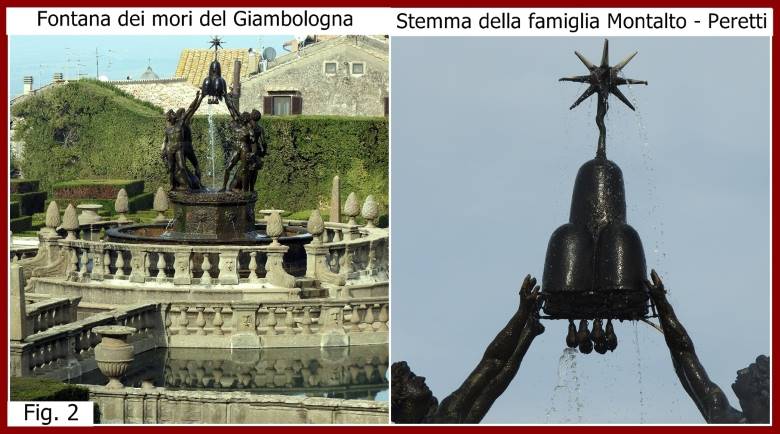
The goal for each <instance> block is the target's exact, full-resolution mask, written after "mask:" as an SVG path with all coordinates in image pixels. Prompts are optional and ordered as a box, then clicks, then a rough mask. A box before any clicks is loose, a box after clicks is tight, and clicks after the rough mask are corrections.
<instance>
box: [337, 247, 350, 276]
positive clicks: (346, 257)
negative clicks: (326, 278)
mask: <svg viewBox="0 0 780 434" xmlns="http://www.w3.org/2000/svg"><path fill="white" fill-rule="evenodd" d="M353 256H354V252H353V251H352V247H351V246H350V245H349V244H345V245H344V253H343V254H342V255H341V258H339V274H340V275H341V276H343V277H344V279H345V280H346V279H347V278H348V277H349V274H350V273H352V270H353V268H354V267H353V265H352V258H353Z"/></svg>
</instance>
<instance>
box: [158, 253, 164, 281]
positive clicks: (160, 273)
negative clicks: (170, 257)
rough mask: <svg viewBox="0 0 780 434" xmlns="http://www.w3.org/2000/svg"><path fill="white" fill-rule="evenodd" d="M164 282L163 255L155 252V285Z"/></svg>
mask: <svg viewBox="0 0 780 434" xmlns="http://www.w3.org/2000/svg"><path fill="white" fill-rule="evenodd" d="M162 282H165V253H163V252H157V283H162Z"/></svg>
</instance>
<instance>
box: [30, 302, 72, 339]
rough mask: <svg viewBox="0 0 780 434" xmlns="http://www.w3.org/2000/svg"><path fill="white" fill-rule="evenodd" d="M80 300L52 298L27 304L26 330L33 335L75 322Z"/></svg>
mask: <svg viewBox="0 0 780 434" xmlns="http://www.w3.org/2000/svg"><path fill="white" fill-rule="evenodd" d="M80 300H81V297H75V298H54V299H48V300H43V301H39V302H37V303H31V304H28V305H27V306H26V318H25V319H24V320H25V321H26V322H27V323H28V324H27V328H26V330H30V331H31V333H33V334H34V333H39V332H43V331H46V330H48V329H50V328H52V327H54V326H58V325H62V324H67V323H70V322H73V321H76V310H77V307H78V304H79V301H80Z"/></svg>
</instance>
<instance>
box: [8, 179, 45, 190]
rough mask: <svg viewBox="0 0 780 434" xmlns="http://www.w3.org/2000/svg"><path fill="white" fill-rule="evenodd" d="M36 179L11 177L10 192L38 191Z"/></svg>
mask: <svg viewBox="0 0 780 434" xmlns="http://www.w3.org/2000/svg"><path fill="white" fill-rule="evenodd" d="M38 185H39V182H38V180H35V179H32V180H30V179H12V180H11V193H31V192H33V191H38Z"/></svg>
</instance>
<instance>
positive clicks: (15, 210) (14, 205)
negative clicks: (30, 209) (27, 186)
mask: <svg viewBox="0 0 780 434" xmlns="http://www.w3.org/2000/svg"><path fill="white" fill-rule="evenodd" d="M9 208H10V211H11V218H12V219H15V218H17V217H19V216H21V213H20V212H19V202H16V201H12V202H11V204H10V207H9Z"/></svg>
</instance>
